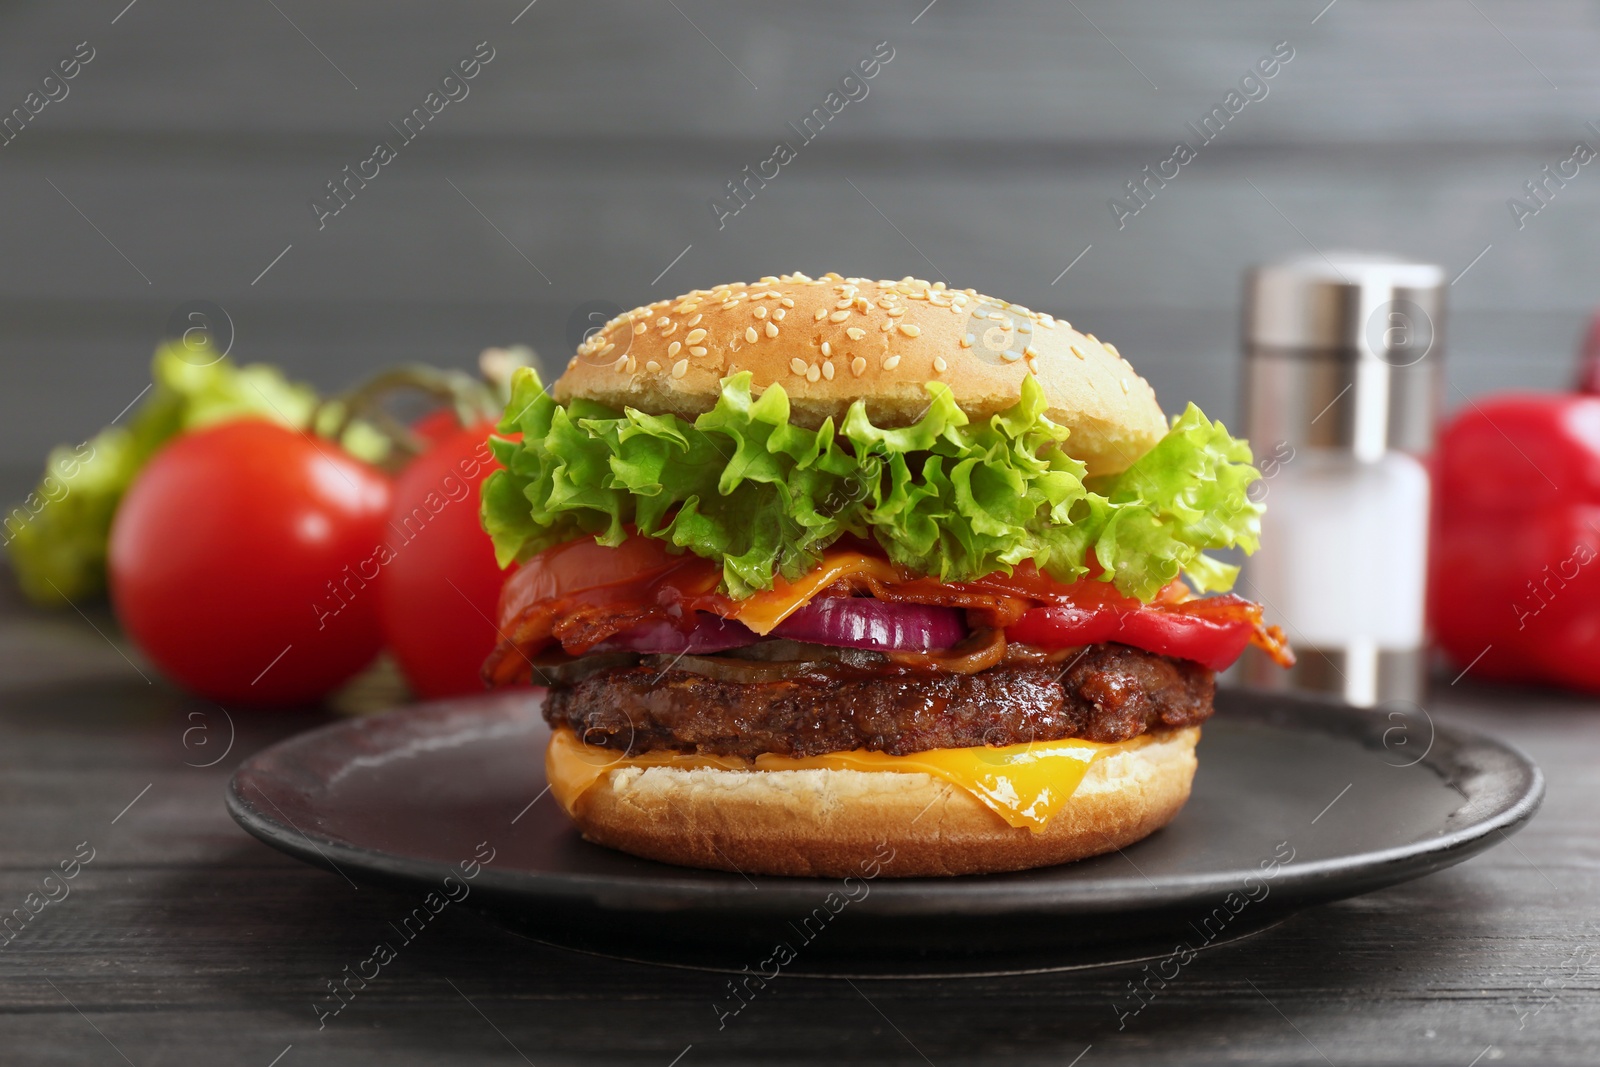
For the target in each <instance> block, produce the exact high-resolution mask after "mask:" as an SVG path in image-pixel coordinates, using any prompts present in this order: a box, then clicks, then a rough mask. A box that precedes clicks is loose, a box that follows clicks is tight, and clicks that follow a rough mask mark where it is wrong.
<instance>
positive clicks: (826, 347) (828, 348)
mask: <svg viewBox="0 0 1600 1067" xmlns="http://www.w3.org/2000/svg"><path fill="white" fill-rule="evenodd" d="M822 354H823V355H825V356H831V355H833V346H832V345H830V344H829V343H828V342H826V341H824V342H822Z"/></svg>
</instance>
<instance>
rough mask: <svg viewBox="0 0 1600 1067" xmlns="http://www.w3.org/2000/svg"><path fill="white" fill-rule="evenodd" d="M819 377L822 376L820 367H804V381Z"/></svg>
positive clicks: (811, 380)
mask: <svg viewBox="0 0 1600 1067" xmlns="http://www.w3.org/2000/svg"><path fill="white" fill-rule="evenodd" d="M820 377H822V370H821V369H820V368H818V367H815V366H812V367H807V368H806V381H808V382H814V381H816V380H817V379H818V378H820Z"/></svg>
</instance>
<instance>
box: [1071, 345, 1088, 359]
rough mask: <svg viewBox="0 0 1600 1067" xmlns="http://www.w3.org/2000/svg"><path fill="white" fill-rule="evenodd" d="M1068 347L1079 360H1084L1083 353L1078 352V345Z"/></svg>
mask: <svg viewBox="0 0 1600 1067" xmlns="http://www.w3.org/2000/svg"><path fill="white" fill-rule="evenodd" d="M1067 347H1068V348H1070V349H1071V350H1072V354H1073V355H1075V356H1077V357H1078V358H1079V359H1082V358H1084V356H1083V353H1082V352H1080V351H1078V346H1077V345H1068V346H1067Z"/></svg>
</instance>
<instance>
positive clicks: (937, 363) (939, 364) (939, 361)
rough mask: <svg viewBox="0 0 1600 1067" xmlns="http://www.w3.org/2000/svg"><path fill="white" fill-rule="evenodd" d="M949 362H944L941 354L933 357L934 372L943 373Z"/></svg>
mask: <svg viewBox="0 0 1600 1067" xmlns="http://www.w3.org/2000/svg"><path fill="white" fill-rule="evenodd" d="M948 366H949V364H947V363H945V361H944V357H943V356H934V357H933V369H934V372H935V373H936V374H943V373H944V372H945V369H946V368H947V367H948Z"/></svg>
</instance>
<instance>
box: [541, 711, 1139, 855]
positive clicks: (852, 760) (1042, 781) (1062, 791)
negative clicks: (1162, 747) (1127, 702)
mask: <svg viewBox="0 0 1600 1067" xmlns="http://www.w3.org/2000/svg"><path fill="white" fill-rule="evenodd" d="M1147 740H1148V738H1147V737H1146V736H1144V735H1141V736H1139V737H1135V738H1132V739H1131V740H1128V741H1120V742H1117V743H1115V744H1102V743H1099V742H1096V741H1078V740H1067V741H1037V742H1033V743H1031V744H1022V745H1006V746H1001V747H990V746H987V745H980V746H978V747H976V748H940V749H933V750H932V751H929V752H917V753H913V754H912V755H909V756H891V755H889V754H888V753H884V752H867V751H864V750H857V751H853V752H829V753H827V754H826V755H822V756H807V757H805V758H801V759H797V758H795V757H792V756H777V755H773V754H770V753H767V754H763V755H761V756H757V757H756V759H755V760H754V761H753V762H752V761H750V760H745V759H741V758H739V757H736V756H699V755H695V756H687V755H683V754H681V753H677V752H643V753H639V754H638V755H625V754H622V753H619V752H617V751H616V750H615V749H610V748H601V747H599V746H596V745H587V744H584V743H583V742H582V741H580V740H578V736H577V735H576V734H575V733H573V732H572V730H570V729H567V728H565V727H563V728H561V729H558V730H557V731H556V732H555V735H554V736H553V737H552V738H551V739H550V748H549V751H547V752H546V753H545V775H546V777H547V778H548V779H549V782H550V793H551V795H552V796H554V797H555V799H556V802H557V803H559V804H560V805H561V807H562V808H563V809H564V810H566V812H567V813H568V814H571V813H572V811H573V808H574V805H576V803H577V801H578V798H579V797H581V796H583V794H584V793H586V792H587V791H588V790H589V789H590V788H591V787H592V786H593V785H594V784H595V783H596V782H598V781H599V780H600V779H601V778H603V777H604V776H605V775H607V774H609V773H610V772H611V771H612V770H616V769H622V768H635V767H636V768H646V767H675V768H677V769H679V770H700V769H713V770H724V771H804V770H852V771H887V772H899V773H902V774H904V773H912V772H920V773H922V774H930V775H932V776H933V777H935V778H939V779H942V780H944V781H946V782H949V783H950V784H951V785H953V786H955V787H956V788H958V789H964V790H966V791H967V792H968V793H971V794H972V795H973V796H975V797H977V798H978V799H979V800H980V801H982V802H983V803H984V804H985V805H987V806H988V807H989V809H990V810H991V811H993V812H994V813H995V814H997V815H999V816H1000V817H1001V818H1002V819H1004V820H1005V821H1006V822H1007V823H1009V824H1010V825H1012V826H1017V827H1023V826H1025V827H1027V828H1028V829H1030V830H1034V831H1038V830H1042V829H1044V827H1045V824H1046V823H1048V822H1049V821H1050V817H1051V816H1052V815H1054V814H1055V813H1056V812H1057V811H1059V810H1060V809H1061V807H1062V805H1064V804H1065V803H1066V802H1067V800H1068V798H1070V797H1071V796H1072V794H1073V793H1074V792H1076V791H1077V788H1078V785H1079V784H1080V783H1081V782H1082V781H1083V776H1084V775H1085V774H1087V773H1088V771H1089V766H1090V764H1092V763H1094V761H1095V760H1097V759H1100V758H1101V757H1103V756H1108V755H1111V754H1113V753H1116V752H1121V751H1126V750H1128V749H1131V748H1136V747H1138V746H1140V745H1143V744H1145V743H1146V741H1147Z"/></svg>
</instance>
